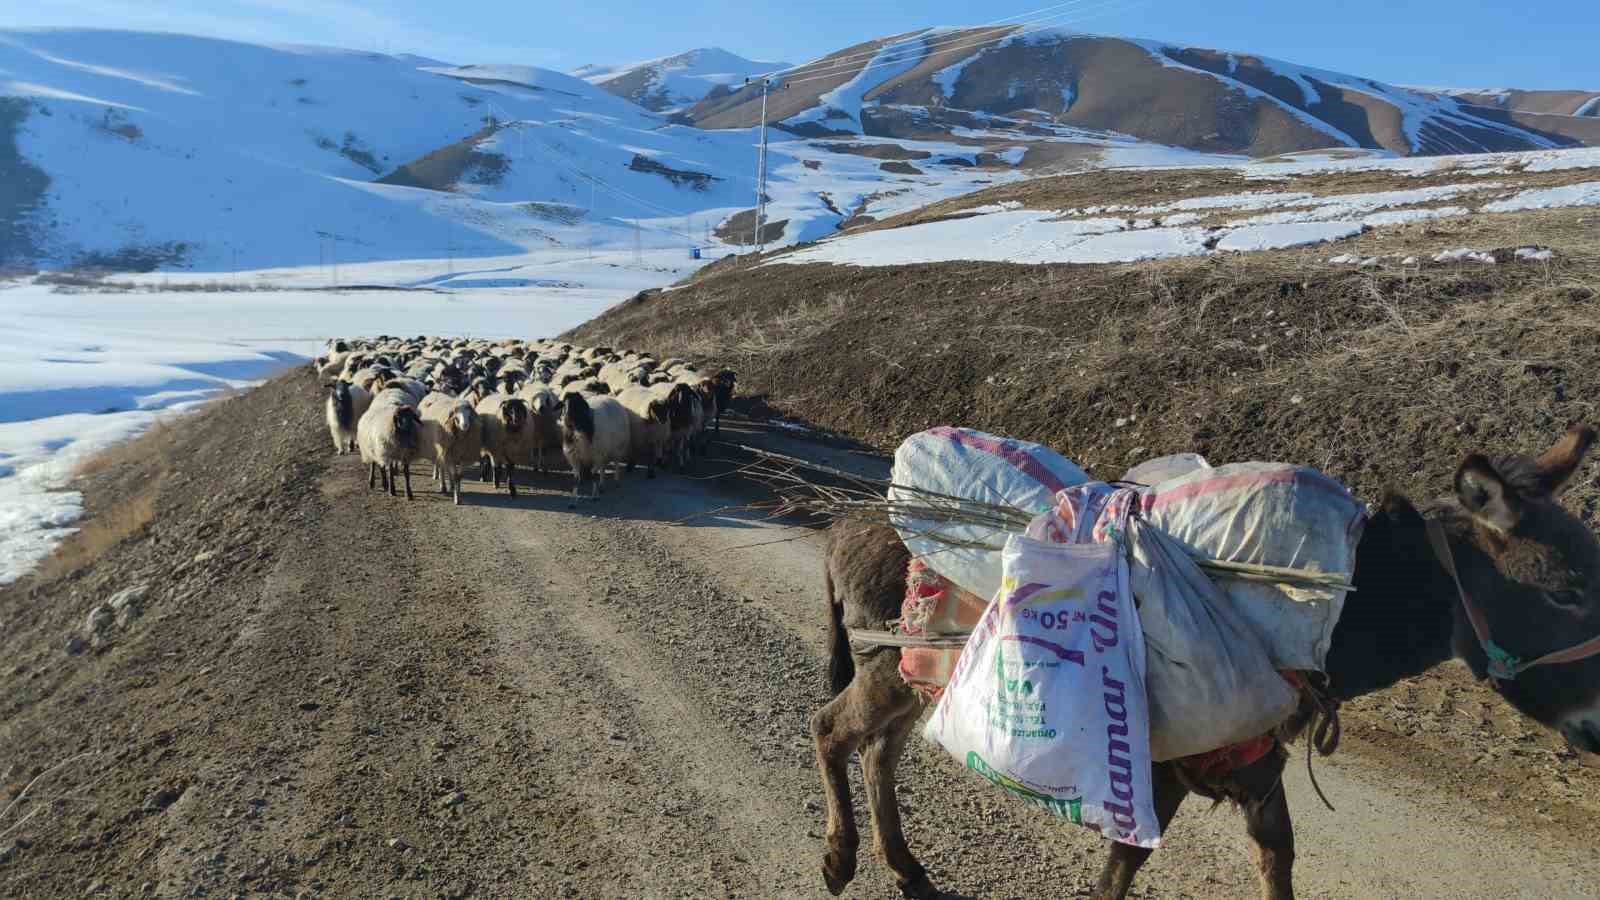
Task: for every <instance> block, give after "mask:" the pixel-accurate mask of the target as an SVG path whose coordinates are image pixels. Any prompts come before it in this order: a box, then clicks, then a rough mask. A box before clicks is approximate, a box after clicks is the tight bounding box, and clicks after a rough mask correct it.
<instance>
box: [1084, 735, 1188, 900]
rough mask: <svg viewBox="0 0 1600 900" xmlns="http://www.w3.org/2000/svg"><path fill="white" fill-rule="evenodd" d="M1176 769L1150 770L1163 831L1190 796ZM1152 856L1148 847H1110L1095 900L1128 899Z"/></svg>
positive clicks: (1164, 766) (1170, 765)
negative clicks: (1140, 871)
mask: <svg viewBox="0 0 1600 900" xmlns="http://www.w3.org/2000/svg"><path fill="white" fill-rule="evenodd" d="M1175 765H1176V764H1175V763H1156V764H1155V765H1153V766H1151V767H1150V787H1151V791H1152V797H1151V800H1152V801H1153V802H1154V803H1155V807H1156V819H1157V820H1158V821H1159V822H1160V823H1161V830H1162V831H1166V830H1167V826H1168V825H1170V824H1172V818H1173V816H1176V815H1177V814H1178V807H1179V806H1180V805H1182V803H1183V798H1184V797H1187V796H1188V795H1189V789H1188V788H1186V787H1184V786H1183V782H1182V781H1180V780H1178V773H1177V770H1176V769H1175V768H1174V766H1175ZM1153 852H1155V851H1153V850H1151V849H1150V848H1148V847H1135V846H1133V845H1132V844H1119V843H1113V844H1112V845H1111V852H1110V853H1109V854H1108V855H1107V856H1106V865H1105V868H1104V869H1101V870H1100V885H1099V886H1098V887H1096V888H1095V891H1094V897H1095V900H1123V898H1125V897H1127V896H1128V889H1129V888H1131V887H1133V876H1135V875H1137V874H1139V867H1140V866H1142V865H1144V863H1145V860H1147V859H1149V858H1150V854H1151V853H1153Z"/></svg>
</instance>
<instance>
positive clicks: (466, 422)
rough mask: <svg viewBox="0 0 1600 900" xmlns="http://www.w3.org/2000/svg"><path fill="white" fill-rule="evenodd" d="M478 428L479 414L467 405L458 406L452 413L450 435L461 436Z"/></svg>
mask: <svg viewBox="0 0 1600 900" xmlns="http://www.w3.org/2000/svg"><path fill="white" fill-rule="evenodd" d="M476 427H478V414H477V413H475V412H473V411H472V407H470V406H468V405H467V404H465V403H460V404H457V405H456V408H455V409H454V410H452V411H451V413H450V434H452V435H454V436H458V437H459V436H460V435H463V434H467V433H469V432H470V431H472V429H474V428H476Z"/></svg>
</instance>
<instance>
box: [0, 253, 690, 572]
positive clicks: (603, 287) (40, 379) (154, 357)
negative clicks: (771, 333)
mask: <svg viewBox="0 0 1600 900" xmlns="http://www.w3.org/2000/svg"><path fill="white" fill-rule="evenodd" d="M695 265H698V263H693V262H691V261H690V260H689V259H688V255H687V254H686V253H684V252H683V251H682V250H681V249H674V250H649V251H645V252H644V253H643V254H642V259H641V262H640V264H638V265H635V264H634V261H633V254H632V252H631V251H627V252H620V251H606V252H601V253H598V254H596V256H595V258H594V259H593V260H589V259H587V258H585V257H580V258H578V259H571V260H565V261H563V260H560V259H556V258H554V257H553V255H549V254H547V255H545V256H543V257H541V256H538V255H533V256H523V257H512V258H506V259H496V260H477V261H473V262H472V263H471V264H470V265H468V264H465V263H462V262H461V261H458V264H457V265H456V266H455V272H454V274H453V275H452V274H451V273H450V272H448V271H446V265H445V264H443V263H441V262H439V261H432V260H429V261H411V262H406V261H401V262H396V263H369V264H366V265H363V266H357V267H352V269H351V270H348V271H350V272H351V274H350V275H348V276H346V275H343V274H342V275H341V277H342V278H350V279H353V278H355V277H359V279H360V280H362V281H365V282H368V283H374V282H376V283H388V284H401V283H413V284H424V283H425V284H429V285H430V286H443V287H442V288H440V287H430V288H429V289H413V290H405V291H395V290H387V291H386V290H343V291H337V292H334V291H326V290H311V289H309V288H312V287H316V286H319V285H321V284H324V283H326V280H325V278H326V276H327V275H328V270H327V269H317V268H312V269H308V270H279V271H273V272H260V273H254V272H252V273H244V274H243V275H241V276H240V277H241V280H242V281H244V282H245V283H255V282H260V283H272V284H279V285H296V286H299V287H300V288H301V289H298V290H283V291H258V292H236V293H235V292H221V293H205V292H193V291H183V292H179V291H161V290H160V289H159V282H160V281H161V280H162V278H163V276H159V275H157V276H145V277H144V278H143V279H142V280H144V281H145V282H147V283H148V284H149V286H150V290H149V291H143V290H141V291H135V292H129V293H55V292H53V291H52V290H51V289H50V288H49V287H47V286H45V285H38V284H31V283H23V284H19V283H10V284H6V283H0V585H3V584H9V583H11V582H12V581H15V580H16V579H17V578H19V577H21V575H23V574H24V573H26V572H27V571H28V570H29V569H30V568H32V566H33V565H34V564H35V563H37V561H38V560H39V559H41V558H43V557H44V556H45V555H47V554H48V553H49V552H50V550H51V548H52V547H54V546H55V544H56V543H57V542H59V541H60V540H61V539H62V538H63V537H65V536H66V535H67V534H70V533H71V529H72V523H73V522H74V521H75V520H76V519H77V518H78V517H79V516H80V515H81V514H82V510H83V504H82V497H81V496H80V495H79V494H78V493H77V492H75V491H70V490H64V489H63V488H64V487H65V486H66V484H67V482H68V480H69V479H70V477H71V475H72V472H73V470H74V469H75V468H76V467H77V466H78V464H79V463H81V462H82V460H83V459H84V458H85V457H87V456H88V455H90V454H92V453H94V452H95V451H96V450H99V449H101V448H103V447H106V446H107V445H109V444H112V443H114V442H116V441H120V440H125V439H126V438H128V437H131V436H133V435H135V434H138V433H139V432H140V431H143V430H144V429H146V428H148V427H149V426H150V424H151V423H152V422H153V421H155V420H156V418H157V417H159V416H165V415H176V414H180V413H182V412H183V411H185V410H190V409H193V408H194V407H196V406H197V405H199V404H200V403H203V402H204V401H205V399H206V398H208V397H210V396H212V395H214V394H216V393H217V392H218V391H222V390H227V389H230V388H240V387H246V386H249V385H251V384H253V383H256V382H258V381H259V380H261V379H263V378H266V377H268V376H270V375H272V374H274V373H276V372H279V371H281V370H283V369H284V368H285V367H287V366H291V365H295V364H298V363H302V362H304V361H306V360H308V359H310V358H311V357H312V356H314V355H316V354H317V353H318V352H319V351H320V349H321V348H322V347H323V345H324V343H325V342H326V340H327V339H328V338H329V337H333V336H340V335H365V334H378V333H390V334H408V335H410V334H424V333H425V334H444V335H467V336H472V335H485V336H496V337H498V336H503V335H504V336H512V335H514V336H518V337H542V336H548V335H553V334H557V333H559V332H561V331H564V330H566V329H567V328H570V327H572V326H574V325H576V324H578V323H580V322H583V321H585V320H587V319H590V318H592V317H594V316H595V315H597V314H598V313H599V312H601V311H602V310H604V309H605V308H606V307H608V306H611V305H613V304H615V303H616V302H618V301H620V300H622V299H625V298H626V297H628V296H630V295H631V294H633V293H635V292H637V291H639V290H643V289H644V288H647V287H653V286H656V285H659V284H662V283H664V282H668V281H672V280H676V279H677V278H679V277H682V276H683V275H686V274H688V273H689V272H690V271H691V270H692V268H693V267H694V266H695ZM173 280H174V281H181V280H185V279H182V278H175V279H173ZM188 280H204V279H203V278H201V276H189V279H188ZM540 282H545V283H561V284H570V285H573V286H571V287H558V286H539V283H540ZM346 283H349V281H347V282H346Z"/></svg>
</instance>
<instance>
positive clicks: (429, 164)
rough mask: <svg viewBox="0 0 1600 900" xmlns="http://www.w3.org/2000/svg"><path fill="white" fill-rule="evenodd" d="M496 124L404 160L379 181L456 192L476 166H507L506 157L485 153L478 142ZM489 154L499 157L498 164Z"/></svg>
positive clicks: (483, 139) (490, 131) (489, 132)
mask: <svg viewBox="0 0 1600 900" xmlns="http://www.w3.org/2000/svg"><path fill="white" fill-rule="evenodd" d="M495 130H496V128H495V126H493V125H486V126H484V127H483V128H480V129H478V130H477V131H476V132H473V133H472V134H470V135H468V136H466V137H464V138H462V139H461V140H459V141H456V142H455V143H454V144H447V145H445V146H443V147H440V148H439V149H437V150H435V151H433V152H432V153H429V154H428V155H426V156H423V157H421V158H419V159H414V160H412V161H411V162H408V163H405V164H404V165H402V166H400V167H399V168H397V169H395V170H394V171H393V172H390V173H389V174H387V175H385V176H383V177H382V178H379V179H377V182H378V183H379V184H398V185H401V186H402V187H417V188H427V189H428V190H430V191H453V190H455V189H456V185H458V184H459V183H460V182H461V180H462V179H463V177H464V176H466V175H467V174H468V173H469V172H470V171H471V170H473V169H474V168H483V169H485V170H486V171H497V170H501V169H503V168H504V165H505V160H504V157H499V156H498V154H492V153H483V152H480V151H479V150H478V145H479V144H481V143H483V142H484V141H485V140H487V139H488V138H490V137H491V136H493V135H494V133H495ZM490 157H495V158H496V159H498V160H499V163H498V164H496V163H495V161H494V160H491V159H490Z"/></svg>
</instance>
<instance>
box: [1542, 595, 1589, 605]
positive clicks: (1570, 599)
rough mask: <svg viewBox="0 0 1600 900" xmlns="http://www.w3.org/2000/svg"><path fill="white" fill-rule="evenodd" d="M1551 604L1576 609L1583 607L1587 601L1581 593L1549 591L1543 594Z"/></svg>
mask: <svg viewBox="0 0 1600 900" xmlns="http://www.w3.org/2000/svg"><path fill="white" fill-rule="evenodd" d="M1545 596H1546V597H1548V598H1549V599H1550V602H1551V603H1554V604H1555V605H1557V606H1565V607H1569V608H1577V607H1580V606H1583V605H1584V601H1585V600H1586V599H1587V598H1586V597H1585V596H1584V594H1583V592H1582V591H1551V592H1549V593H1547V594H1545Z"/></svg>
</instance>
